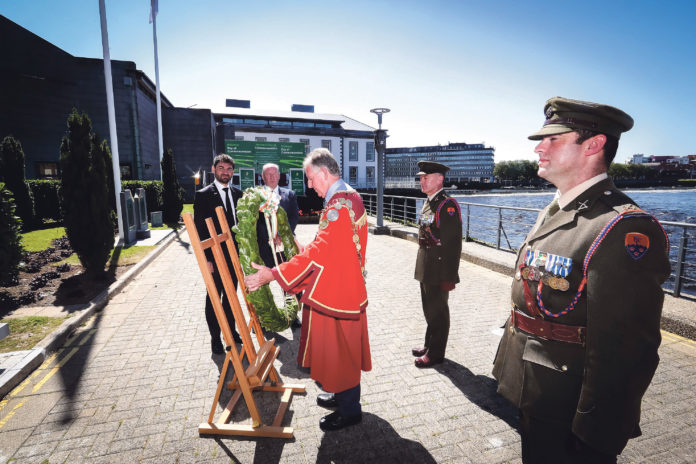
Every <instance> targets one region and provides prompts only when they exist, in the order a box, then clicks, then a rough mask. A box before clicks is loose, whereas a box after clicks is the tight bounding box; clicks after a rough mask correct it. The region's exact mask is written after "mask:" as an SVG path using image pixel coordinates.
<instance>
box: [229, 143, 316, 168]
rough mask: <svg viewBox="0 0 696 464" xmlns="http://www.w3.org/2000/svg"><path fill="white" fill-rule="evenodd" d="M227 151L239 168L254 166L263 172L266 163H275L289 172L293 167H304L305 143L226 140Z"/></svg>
mask: <svg viewBox="0 0 696 464" xmlns="http://www.w3.org/2000/svg"><path fill="white" fill-rule="evenodd" d="M225 153H227V154H228V155H230V156H231V157H232V158H234V163H235V165H236V166H238V167H239V168H252V169H254V170H255V171H256V172H261V168H262V167H263V165H264V164H266V163H275V164H277V165H278V167H280V172H288V171H289V170H290V169H291V168H300V169H301V168H302V161H304V158H305V144H304V143H293V142H251V141H248V140H225Z"/></svg>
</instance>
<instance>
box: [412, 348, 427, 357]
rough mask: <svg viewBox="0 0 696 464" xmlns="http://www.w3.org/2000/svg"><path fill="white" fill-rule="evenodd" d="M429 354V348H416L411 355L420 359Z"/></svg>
mask: <svg viewBox="0 0 696 464" xmlns="http://www.w3.org/2000/svg"><path fill="white" fill-rule="evenodd" d="M427 352H428V349H427V348H414V349H412V350H411V354H412V355H413V356H415V357H416V358H420V357H421V356H423V355H424V354H425V353H427Z"/></svg>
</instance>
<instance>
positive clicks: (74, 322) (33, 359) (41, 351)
mask: <svg viewBox="0 0 696 464" xmlns="http://www.w3.org/2000/svg"><path fill="white" fill-rule="evenodd" d="M177 236H178V231H175V230H173V229H172V230H171V231H170V232H169V233H168V234H167V235H166V236H165V237H164V238H163V239H162V240H160V242H159V243H158V244H157V248H156V249H155V250H153V251H152V252H151V253H150V254H148V255H147V256H146V257H145V258H143V259H142V260H140V262H138V264H136V265H135V266H133V268H132V269H130V270H129V271H128V272H126V273H125V274H123V275H122V276H121V277H120V278H119V279H118V280H117V281H116V282H114V283H113V284H111V285H110V286H109V288H107V289H106V290H104V291H103V292H101V293H100V294H99V295H97V296H96V297H94V298H93V299H92V300H91V301H90V302H89V304H88V305H87V307H85V308H84V309H81V310H79V311H77V312H76V313H75V314H74V315H73V317H70V318H69V319H67V320H65V321H63V323H62V324H61V325H60V326H58V328H56V329H55V330H54V331H53V332H51V333H50V334H48V335H47V336H46V337H44V339H43V340H41V341H40V342H39V343H38V344H37V345H36V346H35V347H34V348H32V349H31V350H27V352H26V353H27V354H26V355H25V356H23V358H22V359H21V360H20V361H18V363H17V364H16V365H15V366H13V367H11V368H9V369H7V370H6V371H5V372H4V373H3V374H2V376H0V399H2V398H4V397H5V395H7V394H8V393H9V392H10V391H12V389H13V388H14V387H16V386H17V385H19V384H20V382H22V381H23V380H24V379H25V378H27V377H28V376H29V375H30V374H31V373H32V372H33V371H34V370H35V369H36V368H37V367H39V366H40V365H41V363H43V362H44V360H45V359H46V357H47V356H48V355H49V354H51V353H52V352H54V351H55V350H56V349H58V348H59V347H60V346H61V345H63V343H65V341H66V340H67V339H68V338H69V337H70V335H72V334H73V333H74V332H75V330H77V328H78V327H79V326H80V325H82V324H83V323H84V322H85V321H86V320H87V319H89V318H90V317H91V316H92V315H93V314H94V313H95V312H96V311H99V310H101V309H102V308H104V306H106V304H107V303H108V302H109V299H110V298H111V297H113V296H115V295H117V294H118V293H120V292H121V291H122V290H123V289H124V288H125V287H126V285H128V283H130V281H131V280H133V279H134V278H135V277H136V276H137V275H138V274H140V272H141V271H142V270H143V269H144V268H145V267H146V266H147V265H148V264H150V263H151V262H152V261H153V260H154V259H155V258H157V257H158V256H159V255H160V254H161V253H162V252H163V251H164V250H165V248H167V246H169V245H170V244H171V243H172V242H173V241H174V239H175V238H176V237H177Z"/></svg>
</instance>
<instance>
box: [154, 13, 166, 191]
mask: <svg viewBox="0 0 696 464" xmlns="http://www.w3.org/2000/svg"><path fill="white" fill-rule="evenodd" d="M152 40H153V42H154V44H155V86H156V92H155V93H156V95H157V98H156V100H157V141H158V142H159V162H160V180H163V179H164V178H163V177H162V156H163V154H164V147H163V145H164V143H163V142H162V98H161V97H160V81H159V58H158V56H157V14H156V13H155V14H153V15H152Z"/></svg>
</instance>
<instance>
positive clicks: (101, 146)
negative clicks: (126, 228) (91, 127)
mask: <svg viewBox="0 0 696 464" xmlns="http://www.w3.org/2000/svg"><path fill="white" fill-rule="evenodd" d="M92 146H94V147H95V150H96V153H97V156H99V157H100V158H102V159H103V160H104V169H105V170H106V190H107V192H106V196H107V198H108V200H109V205H110V206H111V222H112V223H113V224H116V221H118V215H117V214H116V195H114V168H113V165H112V162H111V149H110V148H109V144H108V143H107V141H106V140H102V141H101V143H99V136H98V135H97V134H96V133H94V134H92Z"/></svg>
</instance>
